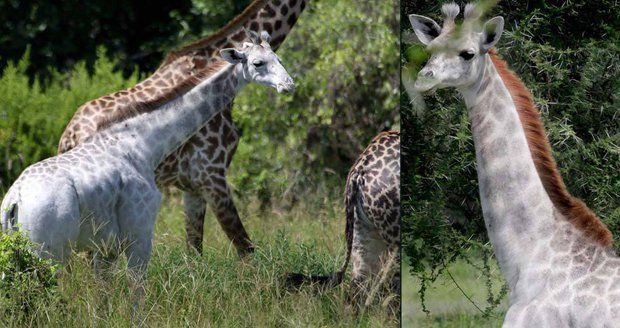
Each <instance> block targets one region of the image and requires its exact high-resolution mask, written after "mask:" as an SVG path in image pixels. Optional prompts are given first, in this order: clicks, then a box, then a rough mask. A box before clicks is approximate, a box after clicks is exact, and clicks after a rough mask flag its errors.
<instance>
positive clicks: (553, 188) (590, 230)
mask: <svg viewBox="0 0 620 328" xmlns="http://www.w3.org/2000/svg"><path fill="white" fill-rule="evenodd" d="M490 55H491V61H492V62H493V65H494V66H495V69H496V70H497V72H498V73H499V75H500V77H501V78H502V81H503V82H504V84H505V85H506V88H507V89H508V91H509V92H510V96H511V97H512V100H513V102H514V104H515V107H516V108H517V112H518V113H519V118H520V120H521V125H522V126H523V130H525V136H526V139H527V143H528V145H529V148H530V152H531V154H532V158H533V159H534V164H535V166H536V170H537V171H538V175H539V176H540V179H541V180H542V183H543V186H544V188H545V190H546V192H547V194H548V195H549V197H550V198H551V201H552V203H553V204H554V205H555V207H556V208H557V209H558V210H559V211H560V212H561V213H562V214H563V215H564V216H565V217H566V218H567V219H568V221H569V222H570V223H572V224H573V225H574V226H575V227H576V228H577V229H579V230H581V231H582V232H583V234H584V235H585V236H586V237H587V238H589V239H591V240H593V241H594V242H597V243H598V244H600V245H602V246H604V247H611V246H612V244H613V236H612V234H611V232H610V231H609V229H607V226H605V224H604V223H603V222H602V221H601V220H600V219H599V218H598V217H597V216H596V214H594V213H593V212H592V211H591V210H590V209H589V208H588V207H587V206H586V204H584V203H583V202H582V201H581V200H579V199H577V198H575V197H573V196H572V195H571V194H570V193H569V191H568V189H566V185H565V184H564V181H563V180H562V177H561V176H560V173H559V171H558V168H557V165H556V163H555V160H554V159H553V155H552V153H551V146H550V145H549V140H548V139H547V135H546V134H545V128H544V126H543V124H542V121H541V119H540V113H539V112H538V110H537V109H536V105H535V104H534V101H533V98H532V94H531V93H530V91H529V90H528V89H527V87H526V86H525V85H524V84H523V82H522V81H521V79H519V77H518V76H517V75H516V74H515V73H514V72H513V71H511V70H510V69H509V68H508V65H507V64H506V62H505V61H503V60H502V59H501V58H500V57H499V55H498V54H497V52H496V51H495V50H491V51H490Z"/></svg>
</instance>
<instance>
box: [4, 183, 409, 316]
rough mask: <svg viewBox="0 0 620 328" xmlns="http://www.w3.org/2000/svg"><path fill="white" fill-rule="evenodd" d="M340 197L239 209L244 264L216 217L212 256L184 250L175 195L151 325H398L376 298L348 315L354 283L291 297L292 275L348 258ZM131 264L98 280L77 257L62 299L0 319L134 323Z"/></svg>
mask: <svg viewBox="0 0 620 328" xmlns="http://www.w3.org/2000/svg"><path fill="white" fill-rule="evenodd" d="M340 191H341V190H338V191H336V192H328V193H326V194H322V195H314V196H308V197H306V198H305V201H304V202H303V203H300V204H299V205H298V206H296V207H295V208H294V209H293V210H290V211H289V210H287V211H284V210H279V209H278V207H277V206H274V209H273V210H271V211H262V212H261V210H260V202H259V201H257V200H253V201H251V202H249V203H247V204H239V205H240V206H239V207H240V210H241V216H242V218H243V219H244V224H245V225H246V227H247V229H248V232H249V234H250V236H251V238H252V239H253V241H254V243H255V245H256V252H255V253H254V254H252V255H250V256H248V257H247V258H245V259H242V260H241V259H239V258H238V257H237V255H236V251H235V250H234V247H233V246H232V245H231V243H230V242H229V240H228V239H227V238H226V236H225V235H224V233H223V232H222V231H221V229H220V227H219V226H218V224H217V223H216V220H215V218H214V217H213V216H212V215H211V214H208V216H207V220H206V224H205V239H204V246H205V248H204V254H203V255H202V256H199V255H197V254H195V253H191V252H188V251H187V250H186V248H185V237H184V223H183V215H182V205H181V202H180V200H179V197H177V196H176V195H175V194H172V195H168V196H167V197H166V199H165V201H164V206H163V208H162V211H161V212H160V214H159V217H158V221H157V224H156V230H155V237H154V240H153V246H154V247H153V255H152V258H151V262H150V264H149V269H148V279H147V293H146V300H145V307H144V309H143V310H142V318H143V320H144V323H145V325H146V326H149V327H183V326H185V327H187V326H191V327H353V326H362V327H394V326H397V324H398V321H397V319H396V318H394V317H391V316H389V315H388V311H387V310H386V309H385V308H384V307H383V306H382V305H381V302H379V301H377V302H375V304H373V305H372V306H371V307H370V308H368V309H367V311H366V312H365V314H364V315H363V316H362V317H361V318H356V317H355V316H353V315H352V314H351V313H350V312H349V311H347V310H346V307H345V303H346V302H345V300H346V298H347V291H348V287H349V283H348V281H349V280H347V281H346V282H345V284H343V285H342V286H339V287H337V288H333V289H329V290H325V291H318V290H316V289H314V288H312V287H304V288H302V289H301V290H300V291H291V290H287V289H286V288H284V286H283V285H282V277H283V276H284V274H285V273H287V272H291V271H302V272H306V273H326V272H330V271H333V270H336V269H337V268H338V267H339V266H340V264H341V262H342V260H343V256H344V252H345V244H344V238H343V235H344V233H343V231H344V217H343V212H344V211H343V207H342V205H341V203H342V202H341V197H340ZM123 264H124V263H122V261H121V263H119V265H118V266H117V267H116V268H115V269H114V270H113V274H112V277H111V279H110V281H107V282H103V281H99V280H97V279H96V278H95V277H94V274H93V272H92V270H91V269H90V267H89V263H88V260H87V259H86V258H85V257H84V256H80V255H77V256H75V257H74V259H73V260H72V261H71V263H70V265H69V267H68V271H70V272H68V273H65V274H64V275H62V276H61V277H60V282H59V287H58V294H59V297H58V301H57V302H54V303H52V304H47V305H46V306H42V307H39V308H38V309H36V311H35V312H34V313H31V314H29V315H28V316H22V317H15V316H14V317H7V316H2V315H1V314H0V323H1V325H2V326H3V327H21V326H24V325H27V326H45V327H86V326H90V327H126V326H129V325H130V317H131V311H132V303H131V298H130V293H129V289H128V287H127V283H126V279H125V272H124V269H123V268H124V265H123Z"/></svg>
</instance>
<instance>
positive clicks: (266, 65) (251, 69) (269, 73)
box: [220, 31, 295, 93]
mask: <svg viewBox="0 0 620 328" xmlns="http://www.w3.org/2000/svg"><path fill="white" fill-rule="evenodd" d="M246 33H248V37H249V38H250V40H251V41H252V42H251V43H250V42H245V43H243V45H242V47H241V48H240V49H234V48H226V49H222V50H220V55H221V56H222V58H224V60H226V61H227V62H229V63H231V64H233V65H241V70H242V74H241V75H242V78H243V79H245V80H246V81H247V82H256V83H259V84H262V85H266V86H269V87H272V88H275V89H276V90H278V92H280V93H283V92H285V93H288V92H293V91H294V90H295V83H294V82H293V79H292V78H291V77H290V75H289V74H288V72H287V71H286V69H285V68H284V67H283V66H282V62H281V61H280V58H279V57H278V56H277V55H276V54H275V53H274V52H273V50H272V49H271V46H270V45H269V41H270V39H271V38H270V36H269V34H268V33H267V32H265V31H263V32H262V33H261V34H260V35H259V34H258V33H256V32H254V31H246Z"/></svg>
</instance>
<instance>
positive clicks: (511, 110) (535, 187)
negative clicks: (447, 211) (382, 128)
mask: <svg viewBox="0 0 620 328" xmlns="http://www.w3.org/2000/svg"><path fill="white" fill-rule="evenodd" d="M482 71H483V73H482V78H481V79H480V80H478V81H477V82H476V83H474V84H473V85H471V86H468V87H466V88H464V89H461V90H459V91H460V92H461V94H462V95H463V97H464V99H465V103H466V105H467V108H468V112H469V117H470V121H471V128H472V134H473V139H474V146H475V149H476V165H477V173H478V184H479V192H480V200H481V205H482V213H483V216H484V221H485V225H486V228H487V232H488V235H489V239H490V240H491V243H492V244H493V248H494V250H495V254H496V257H497V259H498V261H499V264H500V268H501V270H502V272H503V274H504V276H505V277H506V279H507V281H508V284H509V287H511V291H513V290H514V287H515V284H516V283H517V280H518V279H519V275H520V274H522V273H523V272H525V271H528V270H527V267H528V265H529V264H530V263H532V262H533V259H532V257H533V253H534V252H533V250H534V249H535V248H536V247H537V246H541V245H544V244H545V243H546V242H547V241H548V239H549V238H550V237H551V236H550V235H552V233H553V232H555V231H556V230H557V228H558V227H557V222H556V221H555V219H554V218H555V216H556V215H557V213H556V211H555V209H554V206H553V203H552V202H551V199H550V198H549V196H548V194H547V193H546V191H545V188H544V186H543V184H542V181H541V179H540V177H539V175H538V173H537V170H536V167H535V163H534V160H533V158H532V156H531V153H530V149H529V146H528V143H527V139H526V135H525V131H524V130H523V127H522V125H521V122H520V119H519V115H518V112H517V108H516V106H515V104H514V101H513V99H512V97H511V95H510V93H509V91H508V89H507V88H506V86H505V84H504V82H503V81H502V79H501V77H500V76H499V74H498V72H497V70H496V69H495V67H494V65H493V63H492V62H491V60H490V57H489V55H486V58H485V61H484V66H483V68H482Z"/></svg>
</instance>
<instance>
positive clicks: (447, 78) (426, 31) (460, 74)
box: [409, 3, 504, 92]
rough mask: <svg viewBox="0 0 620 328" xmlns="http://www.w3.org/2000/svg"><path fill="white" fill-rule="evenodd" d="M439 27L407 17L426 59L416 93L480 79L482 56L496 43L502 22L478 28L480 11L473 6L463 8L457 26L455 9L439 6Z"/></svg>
mask: <svg viewBox="0 0 620 328" xmlns="http://www.w3.org/2000/svg"><path fill="white" fill-rule="evenodd" d="M441 11H442V13H443V15H444V17H445V19H444V24H443V27H439V24H437V23H436V22H435V21H434V20H432V19H430V18H428V17H425V16H420V15H409V20H410V21H411V25H412V26H413V31H414V32H415V34H416V36H417V37H418V39H419V40H420V42H422V43H423V44H424V45H426V49H427V52H428V53H429V54H430V58H429V60H428V62H427V63H426V65H425V66H424V68H422V69H421V70H420V72H419V73H418V77H417V80H416V82H415V88H416V89H417V90H418V91H420V92H425V91H429V90H431V89H440V88H446V87H456V88H462V87H467V86H469V85H472V84H473V83H475V82H476V81H478V80H479V79H480V76H481V75H482V73H483V70H484V67H485V64H484V63H485V57H486V53H487V52H488V51H489V50H490V49H491V48H492V47H493V46H494V45H495V44H496V43H497V41H499V38H500V36H501V34H502V31H503V30H504V19H503V18H502V17H499V16H497V17H494V18H491V19H489V20H488V21H486V22H485V23H484V24H483V25H482V26H481V24H480V20H479V19H480V16H481V15H482V14H481V12H482V10H481V9H480V8H479V7H477V6H476V5H474V4H471V3H470V4H467V6H466V7H465V19H464V20H463V23H462V24H459V25H458V26H457V24H456V23H455V22H454V19H455V18H456V16H458V14H459V11H460V9H459V6H458V5H457V4H455V3H448V4H445V5H443V6H442V8H441Z"/></svg>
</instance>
